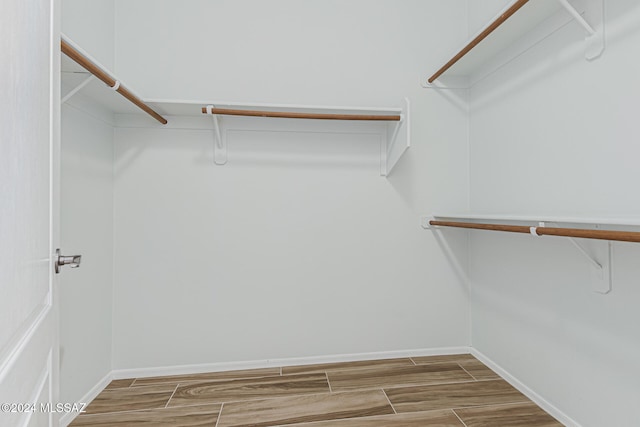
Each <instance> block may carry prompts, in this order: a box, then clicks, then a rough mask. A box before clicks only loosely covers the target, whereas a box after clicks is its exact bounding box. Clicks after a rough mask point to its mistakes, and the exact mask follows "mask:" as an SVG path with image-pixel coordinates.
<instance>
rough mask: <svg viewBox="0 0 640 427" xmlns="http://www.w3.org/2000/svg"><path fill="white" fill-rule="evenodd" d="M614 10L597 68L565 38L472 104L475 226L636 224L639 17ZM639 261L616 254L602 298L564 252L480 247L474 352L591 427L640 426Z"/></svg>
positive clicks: (495, 80) (625, 5) (487, 238)
mask: <svg viewBox="0 0 640 427" xmlns="http://www.w3.org/2000/svg"><path fill="white" fill-rule="evenodd" d="M470 3H477V2H470ZM606 6H607V10H606V13H607V19H606V33H607V49H606V51H605V52H604V55H603V56H602V57H601V58H600V59H598V60H595V61H593V62H587V61H585V60H584V57H583V54H584V52H583V49H582V43H581V40H582V39H583V37H584V35H583V32H582V31H581V30H580V29H579V27H578V26H577V25H575V24H571V25H569V26H567V27H565V28H564V29H562V30H561V31H559V32H558V33H556V34H554V35H553V36H551V37H549V38H548V39H547V40H545V41H544V42H542V43H541V44H540V45H538V46H536V47H535V48H534V49H532V50H531V51H529V52H527V53H526V54H525V55H523V56H522V57H520V58H519V59H517V60H516V61H514V62H513V63H512V64H510V65H509V66H507V67H505V68H504V69H502V70H500V71H498V72H496V73H495V74H494V75H492V76H491V77H490V78H488V79H487V80H485V81H484V82H482V83H481V84H480V85H478V86H476V87H475V88H474V89H473V90H472V91H471V94H470V96H471V118H470V144H471V149H470V150H471V210H472V211H473V212H479V213H505V214H521V215H525V214H526V215H557V216H581V217H589V216H592V217H602V216H629V217H634V216H635V217H636V218H637V216H638V215H639V214H640V201H639V199H638V198H637V197H635V196H634V194H635V184H636V183H637V182H638V181H639V180H640V170H639V169H638V168H637V161H636V159H637V158H638V155H640V146H639V145H638V144H637V140H638V138H637V112H638V99H639V96H638V95H640V80H638V75H640V61H639V60H638V58H637V55H633V54H630V53H631V52H635V51H636V50H637V46H638V45H639V43H640V31H639V30H638V29H639V28H640V25H639V24H640V6H638V4H637V2H635V1H631V0H609V1H607V2H606ZM638 251H639V249H638V247H637V246H636V245H632V244H622V243H619V244H615V245H614V267H613V268H614V279H613V291H612V292H611V293H610V294H609V295H599V294H596V293H594V292H592V291H591V289H590V287H591V285H590V282H589V265H588V263H587V262H586V261H585V260H584V259H583V258H582V255H580V254H579V253H578V252H577V251H576V249H575V248H573V247H572V246H571V245H570V243H569V242H568V241H566V240H562V239H558V238H541V239H538V240H534V239H532V238H528V237H518V236H512V235H508V236H507V235H504V236H503V235H498V234H487V233H482V232H477V233H473V234H472V239H471V253H470V258H471V261H470V262H471V267H470V274H471V277H472V279H473V281H472V323H473V334H472V340H473V346H474V347H475V348H476V349H478V350H479V351H481V352H483V353H484V354H486V355H487V356H489V357H490V358H491V359H493V360H494V361H495V362H497V363H498V364H499V365H501V366H502V367H504V368H505V369H506V370H507V371H509V372H510V373H511V374H513V375H514V376H515V377H517V378H518V379H520V380H521V381H523V382H524V383H525V384H526V385H528V386H530V387H531V388H532V389H533V390H534V391H535V392H537V393H539V394H540V395H542V396H543V397H544V398H545V399H547V400H548V401H549V402H550V403H551V404H553V405H555V406H557V407H558V408H560V409H561V410H562V411H564V412H565V413H566V414H568V415H569V416H570V417H572V418H573V419H575V420H576V421H577V422H579V423H580V424H582V425H584V426H602V425H620V426H623V425H624V426H627V425H629V426H630V425H638V424H640V418H638V416H637V415H636V414H634V413H630V412H629V411H628V408H629V407H633V406H634V405H635V404H637V402H638V401H640V388H639V387H638V379H639V378H640V365H639V364H638V363H637V361H638V360H639V359H640V341H639V340H638V333H637V327H636V326H635V325H638V324H640V312H639V311H638V310H637V301H638V297H639V296H640V291H639V289H638V286H637V284H638V280H637V277H638V275H639V274H640V270H639V269H638V265H637V262H634V261H633V260H634V259H637V256H638V254H639V252H638Z"/></svg>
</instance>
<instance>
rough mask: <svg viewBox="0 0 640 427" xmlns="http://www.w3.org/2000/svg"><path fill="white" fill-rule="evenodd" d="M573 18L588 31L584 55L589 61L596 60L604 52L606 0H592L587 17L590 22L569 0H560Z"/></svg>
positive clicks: (586, 13)
mask: <svg viewBox="0 0 640 427" xmlns="http://www.w3.org/2000/svg"><path fill="white" fill-rule="evenodd" d="M558 2H559V3H560V4H561V5H562V7H564V8H565V10H566V11H567V12H568V13H569V14H570V15H571V16H572V17H573V19H574V20H575V21H576V22H577V23H578V24H579V25H580V26H581V27H582V28H584V30H585V31H586V32H587V35H586V37H585V53H584V57H585V59H587V60H588V61H591V60H594V59H596V58H598V57H599V56H600V55H602V52H604V48H605V43H604V0H592V1H591V2H590V6H589V8H588V10H587V11H586V12H585V15H586V17H587V18H588V19H589V21H591V23H589V22H588V21H587V19H585V17H584V16H582V14H580V12H578V10H576V8H575V7H574V6H573V5H572V4H571V3H569V0H558Z"/></svg>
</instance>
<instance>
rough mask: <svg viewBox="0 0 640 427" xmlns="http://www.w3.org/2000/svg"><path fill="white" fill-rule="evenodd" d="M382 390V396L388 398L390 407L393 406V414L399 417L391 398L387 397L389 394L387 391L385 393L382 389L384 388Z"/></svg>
mask: <svg viewBox="0 0 640 427" xmlns="http://www.w3.org/2000/svg"><path fill="white" fill-rule="evenodd" d="M380 390H382V394H384V397H386V398H387V402H389V406H391V409H392V410H393V413H394V414H395V415H397V414H398V412H397V411H396V408H395V407H394V406H393V403H391V400H390V399H389V396H387V392H386V391H384V389H382V388H381V389H380Z"/></svg>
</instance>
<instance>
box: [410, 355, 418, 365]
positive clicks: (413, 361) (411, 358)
mask: <svg viewBox="0 0 640 427" xmlns="http://www.w3.org/2000/svg"><path fill="white" fill-rule="evenodd" d="M409 360H411V363H413V366H418V364H417V363H416V361H415V360H413V357H410V358H409Z"/></svg>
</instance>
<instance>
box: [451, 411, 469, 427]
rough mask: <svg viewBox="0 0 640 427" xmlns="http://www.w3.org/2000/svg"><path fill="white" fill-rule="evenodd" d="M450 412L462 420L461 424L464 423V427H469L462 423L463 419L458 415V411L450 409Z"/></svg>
mask: <svg viewBox="0 0 640 427" xmlns="http://www.w3.org/2000/svg"><path fill="white" fill-rule="evenodd" d="M450 411H451V412H453V415H455V416H456V418H458V419H459V420H460V422H461V423H462V425H463V426H464V427H468V426H467V423H465V422H464V421H462V418H460V415H458V413H457V412H456V411H454V410H453V409H450Z"/></svg>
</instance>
